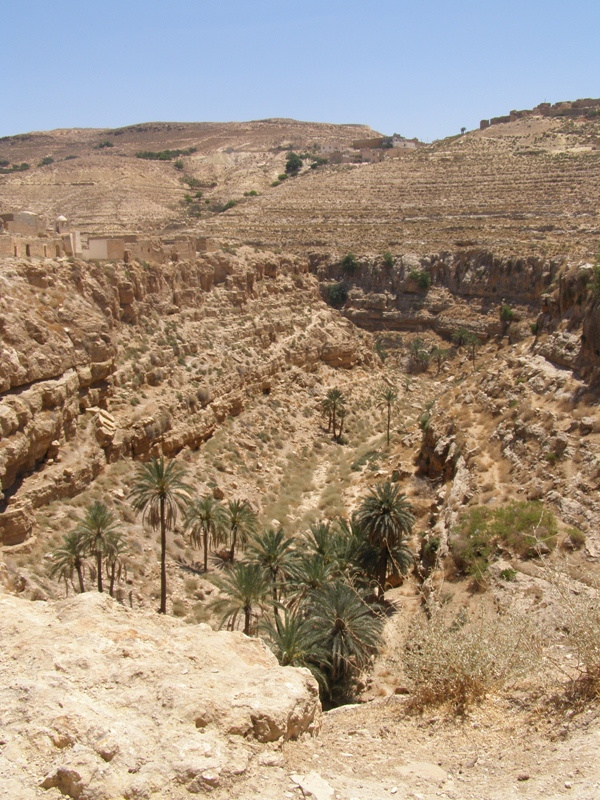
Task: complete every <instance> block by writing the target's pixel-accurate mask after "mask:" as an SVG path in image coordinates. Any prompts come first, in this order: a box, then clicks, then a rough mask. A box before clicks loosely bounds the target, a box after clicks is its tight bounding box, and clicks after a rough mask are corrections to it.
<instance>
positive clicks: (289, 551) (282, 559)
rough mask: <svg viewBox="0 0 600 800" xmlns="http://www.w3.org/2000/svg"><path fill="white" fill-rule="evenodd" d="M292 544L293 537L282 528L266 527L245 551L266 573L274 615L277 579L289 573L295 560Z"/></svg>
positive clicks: (276, 609) (277, 603)
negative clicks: (287, 534)
mask: <svg viewBox="0 0 600 800" xmlns="http://www.w3.org/2000/svg"><path fill="white" fill-rule="evenodd" d="M294 545H295V538H294V537H293V536H286V535H285V533H284V532H283V529H282V528H279V530H273V528H267V529H266V530H265V531H263V532H262V533H257V534H256V535H255V536H254V538H252V539H251V540H250V543H249V545H248V550H247V551H246V555H247V557H248V559H249V560H250V561H252V562H254V563H256V564H258V565H260V567H261V568H262V569H263V570H265V572H266V573H267V576H268V578H269V582H270V584H271V594H272V596H273V609H274V612H275V616H276V617H277V616H278V613H279V612H278V608H279V592H278V586H279V581H280V580H281V579H282V578H285V577H287V576H289V575H290V574H291V571H292V568H293V565H294V562H295V553H294Z"/></svg>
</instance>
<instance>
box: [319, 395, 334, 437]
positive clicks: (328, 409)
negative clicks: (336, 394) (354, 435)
mask: <svg viewBox="0 0 600 800" xmlns="http://www.w3.org/2000/svg"><path fill="white" fill-rule="evenodd" d="M321 411H322V412H323V414H326V415H327V433H329V432H330V431H331V422H332V420H333V403H332V402H331V400H330V399H329V397H326V398H325V399H324V400H323V401H322V402H321Z"/></svg>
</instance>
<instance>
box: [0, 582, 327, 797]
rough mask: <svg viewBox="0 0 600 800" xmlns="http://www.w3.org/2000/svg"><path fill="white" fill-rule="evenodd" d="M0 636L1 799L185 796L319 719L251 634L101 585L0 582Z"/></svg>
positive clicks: (307, 680)
mask: <svg viewBox="0 0 600 800" xmlns="http://www.w3.org/2000/svg"><path fill="white" fill-rule="evenodd" d="M0 638H1V640H2V652H1V653H0V676H1V678H0V683H1V685H2V692H1V695H2V703H1V710H0V720H1V730H2V737H1V738H2V742H1V744H0V797H2V798H5V797H6V798H9V797H10V798H17V797H18V798H19V800H30V798H32V799H33V798H39V797H45V796H47V797H48V798H58V797H60V796H61V795H62V796H66V797H70V798H73V800H109V799H110V798H115V797H125V798H158V797H164V796H166V794H164V793H163V789H164V788H165V787H168V796H169V797H171V798H179V797H189V796H190V793H192V794H197V793H203V792H206V791H210V790H211V789H213V788H215V787H217V786H220V787H226V786H227V785H229V784H231V783H233V782H235V781H236V780H237V779H238V778H239V776H242V775H244V774H246V773H248V771H249V770H250V771H251V770H252V768H253V763H254V760H255V759H257V758H259V757H260V755H261V753H262V751H263V749H264V747H267V746H268V743H281V742H283V741H286V740H288V739H293V738H296V737H298V736H300V735H301V734H303V733H305V732H316V731H317V729H318V727H319V723H320V714H321V708H320V703H319V697H318V689H317V685H316V682H315V680H314V678H313V677H312V676H311V675H310V673H309V672H308V670H302V669H295V668H292V667H285V668H284V667H280V666H279V665H278V664H277V661H276V659H275V656H273V655H272V653H271V652H270V651H269V650H268V649H267V648H266V647H265V646H264V645H263V644H262V642H261V641H260V640H255V639H249V638H247V637H245V636H244V635H243V634H241V633H227V632H213V631H211V630H210V629H209V628H208V626H206V625H200V626H190V625H185V624H184V623H182V622H181V621H178V620H175V619H173V618H171V617H159V616H158V615H156V614H152V615H151V614H150V613H148V614H146V615H144V614H143V613H142V612H139V611H135V612H134V611H131V610H129V609H126V608H124V607H123V606H120V605H119V604H118V603H117V602H116V601H114V600H112V599H111V598H109V597H107V596H106V595H101V594H98V593H95V592H90V593H88V594H83V595H78V596H76V597H74V598H70V599H67V600H63V601H61V602H59V603H56V604H46V603H40V602H37V603H31V602H26V601H24V600H20V599H17V598H15V597H12V596H10V595H6V594H1V595H0ZM44 790H47V791H44Z"/></svg>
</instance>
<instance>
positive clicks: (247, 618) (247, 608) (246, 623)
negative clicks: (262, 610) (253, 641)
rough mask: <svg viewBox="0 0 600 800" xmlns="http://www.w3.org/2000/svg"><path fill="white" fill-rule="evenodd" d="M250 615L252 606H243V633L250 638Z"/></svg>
mask: <svg viewBox="0 0 600 800" xmlns="http://www.w3.org/2000/svg"><path fill="white" fill-rule="evenodd" d="M251 615H252V606H244V633H245V634H246V636H250V619H251Z"/></svg>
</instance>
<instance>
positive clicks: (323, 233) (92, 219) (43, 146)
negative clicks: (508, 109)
mask: <svg viewBox="0 0 600 800" xmlns="http://www.w3.org/2000/svg"><path fill="white" fill-rule="evenodd" d="M376 135H377V134H375V133H374V132H373V131H372V130H371V129H370V128H368V127H366V126H361V125H327V124H316V123H303V122H296V121H294V120H262V121H258V122H248V123H218V124H217V123H186V124H184V123H181V124H179V123H145V124H142V125H136V126H130V127H128V128H121V129H117V130H64V131H50V132H47V133H32V134H23V135H20V136H13V137H7V138H5V139H3V140H0V161H5V162H9V164H19V163H22V162H25V163H28V164H29V165H30V169H29V170H26V171H22V172H14V173H11V174H5V175H0V203H1V208H0V211H12V210H20V209H28V210H31V211H34V212H37V213H40V214H42V215H44V216H45V217H46V218H47V219H48V220H49V221H52V220H53V219H54V218H55V217H56V216H57V215H58V214H65V215H66V216H67V217H68V218H69V219H70V220H71V221H72V223H73V225H74V226H75V227H76V228H78V229H81V230H83V231H89V232H118V231H121V232H123V231H144V232H146V233H149V232H154V233H158V232H161V231H165V230H171V231H172V230H191V231H195V232H197V233H198V234H200V235H205V234H207V233H208V234H212V235H215V236H218V237H222V238H225V239H226V240H228V241H230V242H231V243H233V244H251V245H253V246H257V247H265V248H268V249H271V250H272V249H274V248H280V249H282V250H283V251H294V252H302V253H305V252H306V251H309V250H310V251H327V252H336V253H338V254H343V253H344V252H348V251H349V250H352V251H356V252H358V253H373V254H374V253H380V254H381V253H383V252H385V251H387V250H390V251H391V252H394V253H395V252H407V251H408V252H416V253H419V254H425V253H429V252H432V251H433V252H438V251H440V250H452V251H454V250H456V249H457V248H458V249H460V248H465V247H466V248H473V247H478V248H488V249H492V250H493V251H494V252H496V253H499V254H510V255H520V256H523V255H529V254H536V255H542V256H551V255H555V254H562V255H567V254H569V255H573V254H577V255H582V256H589V255H590V254H592V253H594V252H595V249H596V241H597V237H598V232H599V231H600V222H599V218H598V214H599V212H598V208H599V207H600V197H599V191H600V190H599V189H598V187H599V186H600V150H599V149H598V148H599V147H600V121H599V120H598V118H597V117H593V118H586V117H578V118H564V117H558V118H557V117H545V116H540V115H538V116H530V117H526V118H523V119H518V120H514V121H512V122H506V123H502V124H497V125H493V126H492V127H489V128H487V129H485V130H481V131H472V132H469V133H466V134H465V135H462V136H456V137H453V138H450V139H445V140H441V141H439V142H435V143H433V144H431V145H428V146H425V147H419V148H417V149H413V150H403V151H402V152H401V153H400V154H398V153H396V154H395V155H397V156H398V157H394V158H389V159H386V160H384V161H383V162H381V163H344V164H337V165H336V164H325V165H322V166H319V167H318V169H310V168H309V162H308V161H306V162H305V165H304V167H303V168H302V169H301V171H300V174H299V175H298V176H297V177H296V178H293V179H290V180H286V181H284V182H279V181H278V180H277V178H278V176H279V175H281V174H282V173H283V172H284V169H285V160H286V156H287V153H288V151H290V150H294V151H295V152H299V153H302V152H306V151H310V152H313V153H320V151H321V146H327V145H336V146H338V147H340V148H342V149H343V148H344V147H350V146H351V144H352V142H354V141H356V140H360V139H365V138H369V137H373V136H376ZM165 151H170V153H171V155H170V156H169V157H170V160H166V161H161V160H147V159H143V158H136V153H144V152H145V153H150V154H155V155H157V154H159V153H164V152H165ZM191 151H193V152H191ZM352 153H353V157H356V158H358V157H359V151H358V150H354V151H352ZM44 160H46V161H49V160H51V161H50V162H49V163H46V164H44V163H43V162H44ZM272 184H277V185H272ZM227 204H230V205H231V206H232V207H230V208H229V209H226V210H225V211H223V209H224V208H225V207H226V206H227ZM234 204H235V205H234Z"/></svg>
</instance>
